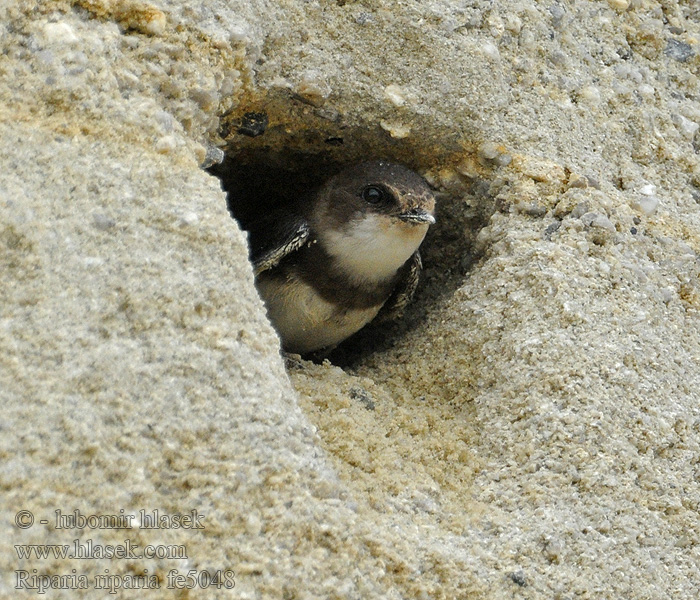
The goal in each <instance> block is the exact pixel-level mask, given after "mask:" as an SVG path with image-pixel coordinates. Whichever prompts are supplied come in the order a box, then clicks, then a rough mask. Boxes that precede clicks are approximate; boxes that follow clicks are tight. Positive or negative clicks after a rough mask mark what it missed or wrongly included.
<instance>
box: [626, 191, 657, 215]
mask: <svg viewBox="0 0 700 600" xmlns="http://www.w3.org/2000/svg"><path fill="white" fill-rule="evenodd" d="M658 206H659V199H658V198H657V197H656V196H646V195H643V194H642V195H640V196H639V198H637V199H636V200H634V201H633V202H632V208H634V209H636V210H638V211H640V212H643V213H644V214H645V215H646V216H647V217H649V216H651V215H653V214H654V213H655V212H656V209H657V208H658Z"/></svg>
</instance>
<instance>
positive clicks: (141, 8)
mask: <svg viewBox="0 0 700 600" xmlns="http://www.w3.org/2000/svg"><path fill="white" fill-rule="evenodd" d="M116 17H117V19H118V20H119V21H120V22H121V23H122V24H123V25H124V26H125V27H127V28H128V29H134V30H135V31H138V32H140V33H144V34H146V35H163V34H164V33H165V26H166V25H167V22H168V21H167V18H166V16H165V13H164V12H163V11H162V10H160V9H158V8H156V7H155V6H151V5H150V4H145V3H144V4H140V3H138V2H133V3H126V5H125V6H124V7H122V8H121V9H120V10H118V11H117V13H116Z"/></svg>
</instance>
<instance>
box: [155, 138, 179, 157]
mask: <svg viewBox="0 0 700 600" xmlns="http://www.w3.org/2000/svg"><path fill="white" fill-rule="evenodd" d="M175 148H177V139H176V138H175V136H173V135H164V136H163V137H162V138H160V139H159V140H158V141H157V142H156V152H158V153H160V154H169V153H170V152H173V151H174V150H175Z"/></svg>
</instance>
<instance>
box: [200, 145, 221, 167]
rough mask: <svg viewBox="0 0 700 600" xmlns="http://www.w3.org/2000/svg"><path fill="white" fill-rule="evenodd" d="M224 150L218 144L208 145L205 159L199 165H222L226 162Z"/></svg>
mask: <svg viewBox="0 0 700 600" xmlns="http://www.w3.org/2000/svg"><path fill="white" fill-rule="evenodd" d="M224 157H225V154H224V151H223V150H222V149H221V148H217V147H216V146H209V147H207V150H206V154H205V155H204V160H202V162H201V164H200V165H199V166H200V167H201V168H202V169H208V168H209V167H212V166H214V165H220V164H221V163H222V162H224Z"/></svg>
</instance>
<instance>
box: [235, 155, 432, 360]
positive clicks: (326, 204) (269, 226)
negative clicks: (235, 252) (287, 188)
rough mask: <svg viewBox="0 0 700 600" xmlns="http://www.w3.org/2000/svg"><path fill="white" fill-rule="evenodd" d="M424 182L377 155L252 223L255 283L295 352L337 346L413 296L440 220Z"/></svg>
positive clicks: (393, 313) (286, 345)
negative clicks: (426, 242) (427, 240)
mask: <svg viewBox="0 0 700 600" xmlns="http://www.w3.org/2000/svg"><path fill="white" fill-rule="evenodd" d="M434 208H435V198H434V197H433V194H432V192H431V191H430V188H429V187H428V185H427V184H426V182H425V181H424V180H423V179H422V178H421V177H419V176H418V175H417V174H416V173H414V172H413V171H410V170H409V169H407V168H405V167H402V166H400V165H396V164H391V163H388V162H383V161H373V162H367V163H362V164H359V165H356V166H352V167H349V168H347V169H345V170H344V171H342V172H341V173H339V174H338V175H335V176H334V177H331V178H330V179H329V180H328V181H327V182H326V183H325V184H324V185H323V186H321V188H320V189H319V190H318V191H317V192H316V193H315V194H313V195H311V196H310V197H308V198H300V199H299V202H298V203H297V204H296V205H295V206H294V207H292V208H289V209H286V210H283V211H279V212H277V213H272V214H270V215H269V216H267V217H265V218H262V219H259V220H257V221H254V222H253V223H252V224H250V225H249V227H248V229H249V234H250V246H251V260H252V263H253V266H254V268H255V276H256V286H257V288H258V291H259V292H260V295H261V297H262V299H263V300H264V302H265V305H266V306H267V313H268V316H269V318H270V320H271V321H272V324H273V325H274V327H275V329H276V330H277V332H278V333H279V335H280V337H281V339H282V346H283V348H284V349H285V350H287V351H289V352H297V353H300V354H306V353H309V352H314V351H317V350H322V349H323V350H330V349H332V348H333V347H334V346H336V345H337V344H339V343H340V342H342V341H343V340H344V339H346V338H348V337H349V336H351V335H352V334H353V333H355V332H357V331H359V330H360V329H361V328H362V327H364V326H365V325H366V324H367V323H369V322H370V321H371V320H372V319H374V318H375V317H376V316H377V314H378V313H379V311H380V310H381V309H383V312H385V313H387V314H388V315H389V316H398V315H400V313H401V312H402V311H403V309H404V307H405V306H406V304H408V302H409V301H410V300H411V298H412V297H413V293H414V291H415V289H416V285H417V283H418V277H419V275H420V271H421V259H420V254H419V253H418V247H419V246H420V244H421V242H422V241H423V238H424V237H425V234H426V232H427V231H428V227H429V226H430V225H431V224H433V223H435V217H434V216H433V211H434Z"/></svg>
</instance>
